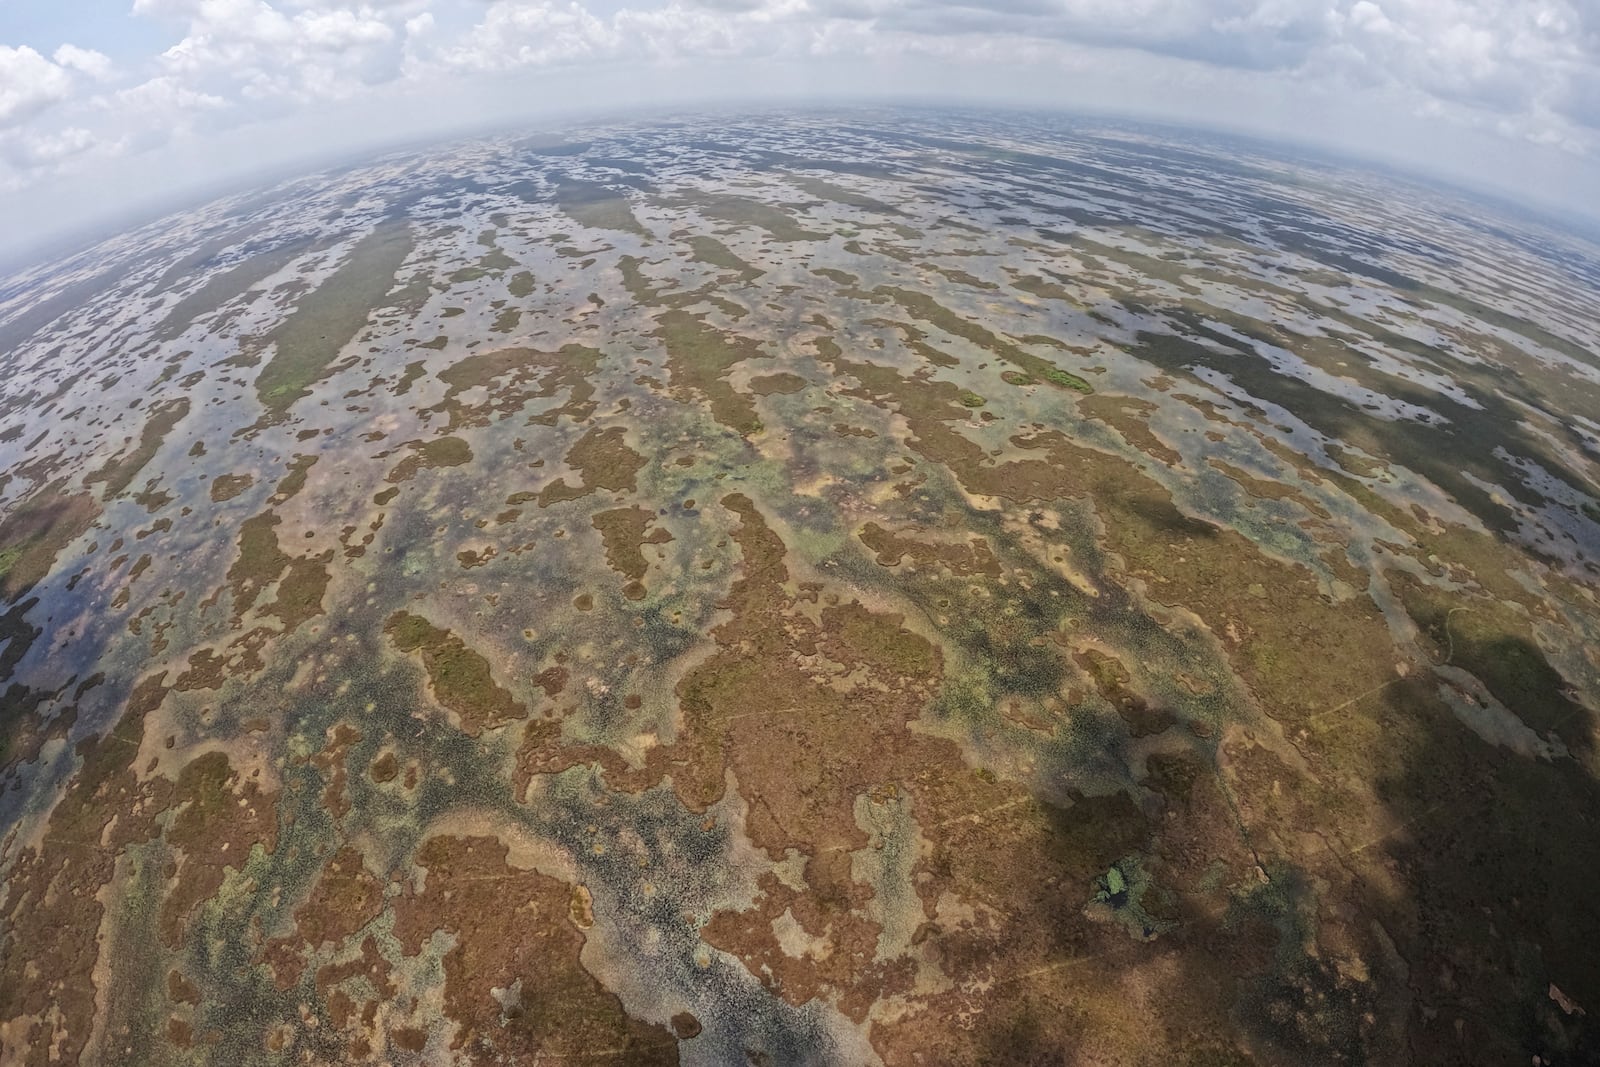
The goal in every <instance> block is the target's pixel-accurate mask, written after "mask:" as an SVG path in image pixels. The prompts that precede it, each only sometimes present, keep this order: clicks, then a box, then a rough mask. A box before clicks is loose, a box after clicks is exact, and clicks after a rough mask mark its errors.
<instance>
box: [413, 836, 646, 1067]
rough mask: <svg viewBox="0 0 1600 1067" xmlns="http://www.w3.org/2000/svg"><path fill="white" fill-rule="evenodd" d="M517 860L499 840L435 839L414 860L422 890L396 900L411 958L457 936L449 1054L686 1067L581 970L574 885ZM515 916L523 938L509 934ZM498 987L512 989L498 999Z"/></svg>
mask: <svg viewBox="0 0 1600 1067" xmlns="http://www.w3.org/2000/svg"><path fill="white" fill-rule="evenodd" d="M508 851H509V850H508V849H507V847H506V846H505V845H503V844H501V843H500V842H499V841H497V840H495V839H494V838H491V837H469V838H461V837H433V838H429V839H428V840H427V841H426V842H424V843H423V845H422V847H421V848H419V849H418V850H417V855H416V863H417V865H418V866H420V867H423V868H426V870H427V874H426V877H425V879H424V881H423V888H422V889H421V890H417V889H416V888H414V887H412V886H411V885H409V884H408V886H407V888H406V892H405V893H404V894H403V895H402V896H400V897H399V898H397V899H396V900H395V902H394V912H395V925H394V935H395V937H396V938H397V939H398V940H399V942H400V945H401V949H402V951H404V952H405V953H406V954H407V955H413V956H414V955H416V954H418V953H420V952H421V951H422V946H423V943H424V942H426V941H427V940H428V939H429V938H430V937H432V935H433V933H434V932H435V931H436V930H443V931H446V932H448V933H449V934H451V935H452V936H453V937H454V938H455V947H454V948H452V949H451V950H450V951H449V953H447V954H446V955H445V958H444V972H445V986H444V1011H445V1015H446V1016H447V1017H448V1018H449V1019H450V1020H451V1021H453V1022H454V1023H455V1025H456V1029H455V1034H454V1037H453V1038H452V1040H451V1042H450V1047H451V1048H452V1049H472V1050H474V1055H488V1056H493V1057H495V1058H496V1059H504V1060H505V1061H506V1062H519V1063H521V1062H535V1061H540V1060H543V1059H545V1058H552V1059H556V1060H564V1059H568V1058H575V1059H576V1058H584V1057H589V1056H593V1055H595V1054H596V1053H598V1052H602V1051H604V1052H606V1053H607V1054H608V1055H610V1056H614V1057H615V1058H617V1060H618V1062H625V1063H637V1064H672V1063H677V1062H678V1042H677V1038H676V1037H674V1036H673V1034H672V1033H671V1032H670V1031H668V1030H666V1029H665V1028H663V1027H660V1026H654V1025H651V1024H648V1023H643V1022H640V1021H639V1020H637V1019H633V1018H631V1017H629V1016H628V1015H627V1013H626V1012H624V1011H623V1008H622V1003H621V1001H620V1000H618V998H617V997H616V995H615V994H613V993H611V992H610V991H608V990H607V989H606V988H605V987H604V986H602V985H601V984H600V983H599V982H598V981H597V980H596V979H595V978H594V976H592V975H591V974H589V972H588V971H586V970H584V969H583V965H582V964H581V963H580V962H579V960H578V954H579V952H580V951H582V949H583V943H584V934H583V932H582V931H581V930H580V929H579V928H578V927H577V926H576V925H575V924H574V923H572V922H571V921H570V919H569V917H568V913H569V909H570V904H571V898H572V890H571V887H570V886H568V885H567V884H566V883H564V882H560V881H557V880H556V879H554V878H549V877H546V876H545V875H542V874H539V873H538V872H536V871H525V870H520V869H518V868H516V867H513V866H511V865H510V864H509V863H508V862H507V858H506V857H507V853H508ZM512 915H515V916H516V923H517V929H518V931H519V932H518V935H517V936H515V937H508V936H506V917H507V916H512ZM495 990H501V991H504V992H502V994H501V997H500V998H498V999H497V998H496V997H495V996H494V995H493V991H495Z"/></svg>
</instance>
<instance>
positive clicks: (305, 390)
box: [256, 222, 413, 424]
mask: <svg viewBox="0 0 1600 1067" xmlns="http://www.w3.org/2000/svg"><path fill="white" fill-rule="evenodd" d="M412 248H413V239H412V236H411V230H410V227H409V226H407V225H406V224H405V223H404V222H391V223H385V224H384V225H382V226H379V227H378V228H377V229H375V230H373V231H372V232H371V233H369V234H367V235H366V236H365V237H363V238H361V240H359V241H357V242H356V244H355V247H354V248H352V249H351V251H350V255H349V258H347V259H346V260H345V261H344V263H342V264H341V265H340V266H339V267H338V268H337V269H336V270H335V271H334V272H333V273H332V274H331V275H329V276H328V277H327V279H326V280H325V281H323V283H322V284H321V285H319V286H317V287H316V288H315V289H313V290H311V292H309V293H307V294H305V295H304V296H302V297H301V298H300V301H299V303H298V304H296V306H295V309H294V311H293V312H291V313H290V315H289V317H288V318H286V319H284V321H283V323H282V324H281V325H279V326H278V327H277V328H276V329H274V330H273V331H272V332H271V333H269V334H267V336H266V340H267V341H268V342H270V343H272V344H273V345H274V346H275V348H274V352H273V356H272V359H270V360H269V361H268V362H267V365H266V366H264V367H262V368H261V373H260V374H258V375H257V376H256V396H257V398H258V399H259V400H260V401H261V406H262V407H263V408H265V409H266V417H265V421H266V422H267V423H268V424H271V423H276V422H278V421H280V420H282V419H283V417H284V416H285V415H286V414H287V413H288V411H289V408H290V407H292V406H293V405H294V403H295V402H296V401H297V400H300V399H301V398H302V397H306V396H309V395H311V386H312V385H314V384H316V383H317V382H319V381H321V380H322V378H323V377H324V376H325V375H326V373H327V370H328V365H329V364H330V363H332V362H333V360H334V358H335V357H336V356H338V354H339V352H340V350H341V349H343V348H344V346H345V345H347V344H349V343H350V341H351V340H352V339H353V338H354V337H355V335H356V334H357V333H358V332H360V330H361V328H362V327H363V326H365V325H366V324H367V318H368V316H369V315H370V313H371V312H372V309H373V308H375V307H380V306H382V305H383V301H384V298H385V297H386V296H387V295H388V293H389V291H390V290H391V289H393V288H394V283H395V276H396V273H397V272H398V271H399V269H400V265H401V264H402V263H404V262H405V260H406V257H407V256H409V255H410V254H411V250H412Z"/></svg>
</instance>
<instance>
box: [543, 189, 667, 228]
mask: <svg viewBox="0 0 1600 1067" xmlns="http://www.w3.org/2000/svg"><path fill="white" fill-rule="evenodd" d="M556 206H557V207H559V208H560V209H561V210H562V211H563V212H564V213H566V215H567V216H568V217H569V218H571V219H572V220H573V221H574V222H576V223H578V224H579V225H582V226H588V227H590V228H591V229H596V230H620V231H622V232H624V233H632V234H637V235H639V236H640V237H648V236H650V233H649V231H648V230H646V229H645V228H644V227H643V226H641V225H639V220H638V219H637V218H635V217H634V214H633V208H632V207H631V206H630V205H629V204H628V198H627V197H626V196H624V195H623V194H621V193H619V192H617V191H616V190H615V189H613V188H611V187H610V186H608V185H602V184H600V183H599V182H586V181H574V180H568V181H563V182H561V183H560V184H559V185H557V186H556Z"/></svg>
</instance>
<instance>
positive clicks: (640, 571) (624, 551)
mask: <svg viewBox="0 0 1600 1067" xmlns="http://www.w3.org/2000/svg"><path fill="white" fill-rule="evenodd" d="M590 521H591V522H592V523H593V524H594V528H595V529H596V530H599V531H600V539H601V540H602V541H603V542H604V544H605V546H606V563H608V564H609V565H610V566H611V569H612V570H614V571H616V572H617V573H618V574H621V575H623V576H624V577H626V578H630V579H632V580H633V581H636V582H637V581H639V580H640V579H642V578H643V577H644V572H645V567H646V563H645V558H644V552H643V551H641V550H642V549H643V548H644V546H645V545H664V544H666V543H667V542H668V541H671V540H672V534H671V533H669V532H668V531H667V530H666V528H665V527H660V526H657V527H656V528H655V529H651V526H652V525H654V523H655V521H656V517H655V514H654V513H653V512H651V511H648V510H646V509H645V508H641V507H637V506H634V507H627V508H614V509H612V510H610V511H602V512H599V513H598V514H596V515H595V516H594V517H593V518H592V519H590Z"/></svg>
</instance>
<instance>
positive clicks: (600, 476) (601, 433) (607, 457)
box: [507, 426, 645, 508]
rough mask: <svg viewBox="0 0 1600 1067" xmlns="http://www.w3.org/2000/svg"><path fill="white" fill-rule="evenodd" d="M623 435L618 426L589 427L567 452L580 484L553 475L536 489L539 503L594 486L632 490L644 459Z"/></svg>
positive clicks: (573, 497)
mask: <svg viewBox="0 0 1600 1067" xmlns="http://www.w3.org/2000/svg"><path fill="white" fill-rule="evenodd" d="M625 437H626V431H625V430H624V429H623V428H622V427H621V426H612V427H610V428H608V429H605V430H601V429H599V428H598V427H591V428H590V429H589V430H588V432H586V433H585V434H584V435H583V436H582V437H580V438H578V440H577V442H576V443H575V444H573V446H572V449H571V450H570V451H569V452H568V453H567V466H569V467H571V468H572V469H573V470H575V471H577V472H578V474H579V475H580V476H581V477H582V478H583V482H582V484H581V485H580V486H579V487H577V488H573V487H572V486H570V485H568V484H567V482H566V479H564V478H557V479H556V480H555V481H553V482H551V483H550V484H549V485H547V486H545V487H544V488H543V489H541V490H540V491H539V495H538V497H537V500H538V502H539V506H540V507H541V508H547V507H549V506H550V505H551V504H559V503H561V502H562V501H565V500H577V499H579V498H581V497H585V496H588V495H589V494H590V493H592V492H594V491H595V490H596V489H605V490H608V491H610V492H613V493H620V492H624V491H626V492H630V493H631V492H633V490H634V488H635V481H634V479H635V477H636V476H637V475H638V473H639V471H640V470H641V469H643V467H644V465H645V458H644V457H643V456H641V455H640V454H639V453H637V452H635V451H634V450H633V449H631V448H629V447H628V443H627V441H626V440H625ZM513 502H514V501H513V500H508V501H507V503H513Z"/></svg>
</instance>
